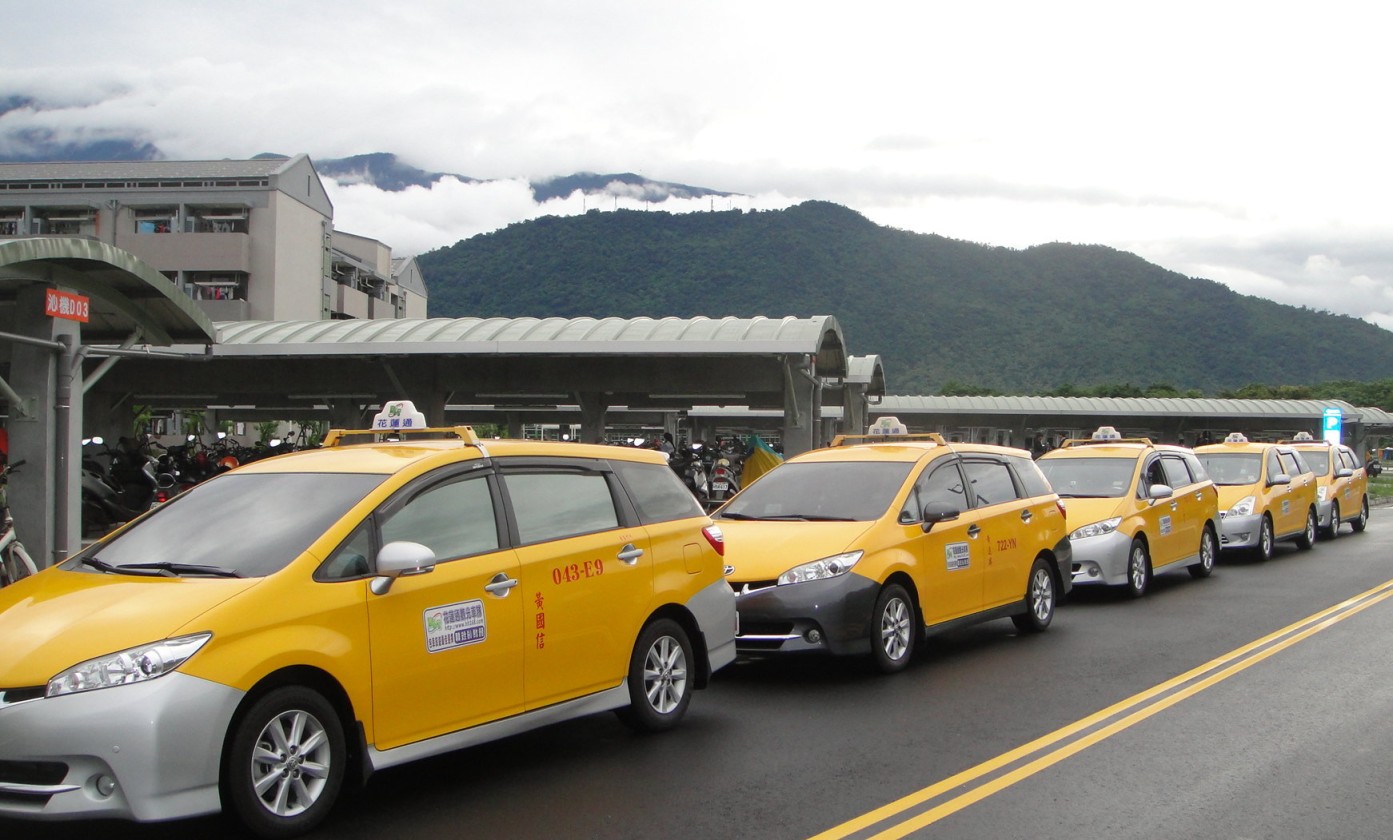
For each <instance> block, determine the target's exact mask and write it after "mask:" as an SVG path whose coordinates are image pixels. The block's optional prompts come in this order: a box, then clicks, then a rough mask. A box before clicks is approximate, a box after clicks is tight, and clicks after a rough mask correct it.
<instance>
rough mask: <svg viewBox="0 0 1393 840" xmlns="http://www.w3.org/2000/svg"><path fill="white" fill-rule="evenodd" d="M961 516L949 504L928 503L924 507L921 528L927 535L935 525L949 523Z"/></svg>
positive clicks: (960, 512) (958, 511)
mask: <svg viewBox="0 0 1393 840" xmlns="http://www.w3.org/2000/svg"><path fill="white" fill-rule="evenodd" d="M961 514H962V511H960V510H958V509H957V507H955V506H954V505H952V504H951V503H949V502H929V503H928V504H926V505H924V524H923V525H922V526H921V527H922V528H923V529H924V533H926V534H927V533H928V532H929V530H930V529H931V528H933V526H934V525H936V524H937V523H939V522H951V521H953V520H954V519H957V518H958V516H960V515H961Z"/></svg>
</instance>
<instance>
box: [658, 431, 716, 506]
mask: <svg viewBox="0 0 1393 840" xmlns="http://www.w3.org/2000/svg"><path fill="white" fill-rule="evenodd" d="M702 448H703V447H702V445H701V444H700V443H697V444H693V445H691V446H678V447H677V452H676V453H675V454H673V455H671V456H669V458H668V466H670V467H672V468H673V469H674V470H675V471H676V472H677V474H678V475H679V476H681V477H682V482H683V483H684V484H686V485H687V489H688V490H691V491H692V495H693V496H696V500H697V502H699V503H700V504H701V506H702V507H703V508H705V507H706V506H707V504H708V502H709V501H710V498H711V487H710V484H709V483H708V481H707V477H706V475H707V474H706V467H705V466H704V465H703V464H702V462H701V450H702Z"/></svg>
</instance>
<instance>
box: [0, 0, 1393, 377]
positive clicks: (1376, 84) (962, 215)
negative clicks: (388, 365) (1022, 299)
mask: <svg viewBox="0 0 1393 840" xmlns="http://www.w3.org/2000/svg"><path fill="white" fill-rule="evenodd" d="M0 20H3V29H0V32H2V33H3V35H0V43H2V44H3V49H0V98H4V97H7V96H12V95H19V96H28V97H34V98H35V99H38V100H40V101H41V102H43V103H45V105H46V110H43V111H42V112H39V113H34V112H29V111H19V112H12V113H11V114H9V115H7V116H5V117H3V118H0V153H3V151H4V150H5V144H6V143H8V142H11V141H12V139H13V138H14V137H15V136H16V132H18V131H21V130H24V129H29V128H44V129H50V130H56V131H59V132H62V133H64V135H65V136H66V135H69V134H71V135H72V136H81V137H85V138H87V139H96V138H99V137H102V136H118V137H130V136H136V137H140V138H143V139H145V140H148V141H149V142H150V143H153V144H154V145H155V146H157V147H158V148H159V149H160V150H161V151H163V152H164V153H165V154H166V155H167V156H168V157H171V158H176V159H214V158H229V157H231V158H238V157H250V156H252V155H255V154H257V153H260V152H267V151H271V152H280V153H286V154H293V153H297V152H305V153H307V154H309V155H310V156H311V158H315V159H326V158H337V157H347V156H349V155H355V154H363V153H368V152H393V153H395V154H397V155H398V156H399V157H400V158H402V159H403V160H404V161H405V162H407V163H410V164H412V165H414V166H418V167H420V168H422V169H426V170H429V171H443V172H454V173H459V174H462V175H467V176H472V177H475V178H487V179H496V181H497V182H496V183H490V184H486V185H475V186H471V185H465V184H461V183H459V182H455V181H449V182H446V183H442V184H440V185H438V186H437V187H436V188H434V189H431V190H421V189H417V190H409V191H407V192H405V193H401V194H391V193H384V192H381V191H379V190H376V189H372V188H367V187H362V186H356V187H336V188H334V189H333V190H332V194H331V196H332V198H333V200H334V205H335V224H336V226H337V227H339V228H340V229H344V230H348V231H351V232H354V233H359V234H363V235H367V236H371V237H374V238H377V239H381V240H383V241H384V242H387V243H388V244H389V245H392V246H393V247H394V248H395V249H396V251H397V252H398V253H416V252H420V251H424V250H428V249H430V248H434V247H439V246H441V245H448V244H452V243H454V242H455V241H457V240H459V239H462V238H465V237H468V236H471V235H473V234H476V233H480V232H484V231H488V230H493V229H496V228H498V227H501V226H503V225H505V224H508V223H510V222H513V221H517V220H520V219H525V218H532V217H535V216H537V215H543V214H547V213H574V212H581V211H582V210H583V209H585V208H591V209H593V208H594V207H595V206H597V200H596V199H595V198H590V199H588V200H585V201H583V200H582V199H581V198H580V197H578V196H577V197H573V198H572V199H570V200H566V201H558V202H554V203H550V204H548V205H546V206H542V207H538V206H537V205H535V204H534V203H533V201H532V199H531V196H530V194H529V193H528V191H527V188H526V180H527V179H530V178H545V177H550V176H556V175H568V174H572V173H575V172H579V171H589V172H637V173H639V174H642V175H644V176H646V177H649V178H652V179H655V180H662V181H675V182H680V183H685V184H691V185H697V186H702V187H707V188H711V189H717V190H725V191H731V192H737V193H742V194H744V195H745V196H748V197H746V198H737V199H730V200H726V201H724V202H722V201H721V200H719V199H718V200H717V201H716V202H714V204H713V202H711V201H709V200H702V201H695V202H689V203H688V205H687V206H686V207H685V208H683V207H682V206H681V205H679V204H674V203H671V202H669V203H666V204H664V205H661V208H662V209H673V210H676V209H690V210H706V209H710V208H711V207H712V206H715V207H717V209H722V208H724V207H731V206H734V207H755V208H776V207H784V206H788V205H790V204H793V203H796V202H798V201H803V200H806V199H823V200H827V201H834V202H837V203H839V204H844V205H846V206H848V207H851V208H853V209H855V210H858V211H860V212H861V213H863V214H865V215H866V216H867V217H869V218H870V219H872V220H873V221H875V222H878V223H881V224H885V225H891V226H894V227H898V228H903V229H906V230H912V231H919V232H925V233H938V234H942V235H945V236H950V237H954V238H958V239H966V240H971V241H974V242H981V243H985V244H989V245H1004V246H1008V247H1013V248H1022V247H1026V246H1030V245H1035V244H1040V243H1046V242H1075V243H1089V244H1093V243H1097V244H1105V245H1110V246H1113V247H1116V248H1120V249H1123V250H1127V251H1132V252H1135V253H1137V254H1139V255H1141V256H1142V257H1143V258H1145V259H1147V260H1150V261H1151V262H1154V263H1157V264H1159V265H1162V266H1164V267H1166V268H1169V269H1173V270H1175V271H1178V272H1181V273H1183V274H1187V275H1192V276H1198V277H1206V278H1210V279H1213V280H1218V281H1220V282H1222V283H1225V284H1227V285H1229V286H1231V287H1233V288H1234V289H1236V290H1238V291H1240V292H1244V293H1248V294H1255V295H1261V296H1263V297H1267V298H1270V299H1273V300H1277V301H1281V302H1283V303H1291V304H1298V305H1304V306H1309V307H1311V308H1314V309H1320V310H1329V311H1333V312H1340V313H1347V314H1352V315H1356V316H1359V317H1362V318H1366V319H1368V320H1370V321H1372V322H1374V323H1377V324H1379V325H1380V326H1383V327H1385V328H1389V329H1393V212H1391V210H1393V208H1390V203H1391V202H1393V166H1390V163H1389V160H1390V155H1393V118H1390V116H1389V109H1390V106H1389V102H1390V94H1389V92H1388V90H1387V89H1386V84H1385V83H1386V82H1387V81H1388V80H1389V79H1390V78H1393V73H1390V70H1389V64H1390V55H1391V54H1393V53H1390V50H1389V40H1390V37H1393V27H1390V24H1393V4H1387V3H1375V2H1361V3H1354V2H1339V0H1335V1H1334V2H1331V1H1330V0H1327V2H1323V3H1319V4H1315V3H1309V2H1306V3H1300V4H1297V3H1287V2H1251V3H1250V2H1214V0H1207V2H1193V3H1192V2H1184V1H1183V0H1182V2H1175V1H1174V0H1173V1H1172V2H1169V3H1165V4H1156V3H1120V2H1116V0H1110V1H1109V2H1097V3H1082V2H1054V3H1040V2H1011V3H962V2H954V3H939V2H928V0H918V2H904V3H900V2H895V3H877V2H873V0H868V1H867V2H863V3H847V2H840V3H827V2H820V0H799V2H783V0H779V2H761V1H760V0H741V2H725V0H704V2H701V3H661V2H652V0H648V2H637V0H635V1H634V2H628V1H627V0H546V2H529V0H506V2H505V1H504V0H495V1H494V2H446V0H427V1H426V2H411V1H410V0H408V1H407V2H399V3H382V2H372V3H368V2H359V0H332V2H325V1H324V0H297V2H293V3H283V2H275V3H271V2H255V0H243V2H238V3H227V2H203V0H193V2H190V1H189V0H185V2H180V3H160V4H156V3H144V2H138V1H137V2H130V3H111V2H101V3H95V2H87V0H69V2H65V3H35V2H32V0H25V2H16V0H0ZM604 204H605V203H604V202H599V205H600V206H601V207H602V208H604V209H608V208H605V207H604ZM609 206H610V207H613V206H620V207H622V206H629V205H626V204H625V203H624V202H623V201H621V200H618V199H611V200H609ZM713 314H717V313H713ZM1222 325H1223V322H1222V314H1221V313H1216V317H1215V328H1216V329H1222ZM1331 374H1332V376H1338V375H1339V365H1338V360H1332V369H1331Z"/></svg>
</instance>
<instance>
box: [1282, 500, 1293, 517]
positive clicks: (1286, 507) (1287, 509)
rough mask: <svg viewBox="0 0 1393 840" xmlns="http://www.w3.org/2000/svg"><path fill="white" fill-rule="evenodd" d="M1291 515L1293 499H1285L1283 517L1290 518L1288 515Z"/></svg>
mask: <svg viewBox="0 0 1393 840" xmlns="http://www.w3.org/2000/svg"><path fill="white" fill-rule="evenodd" d="M1290 514H1291V499H1283V500H1282V515H1283V516H1288V515H1290Z"/></svg>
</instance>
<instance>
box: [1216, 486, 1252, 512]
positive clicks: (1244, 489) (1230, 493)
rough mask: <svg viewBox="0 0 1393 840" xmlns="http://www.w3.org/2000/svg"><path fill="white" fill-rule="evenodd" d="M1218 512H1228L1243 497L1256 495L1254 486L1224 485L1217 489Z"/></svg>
mask: <svg viewBox="0 0 1393 840" xmlns="http://www.w3.org/2000/svg"><path fill="white" fill-rule="evenodd" d="M1217 489H1218V491H1219V510H1228V509H1229V508H1231V507H1233V506H1234V505H1236V504H1238V500H1239V499H1241V498H1243V497H1244V496H1256V495H1258V486H1257V485H1256V484H1225V485H1223V486H1221V487H1219V488H1217Z"/></svg>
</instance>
